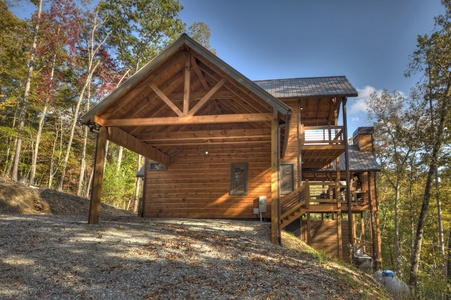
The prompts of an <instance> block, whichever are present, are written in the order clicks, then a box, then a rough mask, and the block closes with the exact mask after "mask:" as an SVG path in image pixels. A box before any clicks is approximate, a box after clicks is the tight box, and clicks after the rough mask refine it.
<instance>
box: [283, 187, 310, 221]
mask: <svg viewBox="0 0 451 300" xmlns="http://www.w3.org/2000/svg"><path fill="white" fill-rule="evenodd" d="M305 203H306V202H305V187H304V185H301V186H300V187H298V188H297V189H296V190H294V191H293V192H291V193H290V194H288V195H286V196H285V197H283V198H282V201H281V206H282V213H281V218H280V224H281V228H282V229H283V228H285V227H287V226H288V225H289V224H290V223H291V222H293V221H294V220H296V219H299V218H300V217H301V216H302V215H303V214H305V213H306V212H307V209H306V207H305Z"/></svg>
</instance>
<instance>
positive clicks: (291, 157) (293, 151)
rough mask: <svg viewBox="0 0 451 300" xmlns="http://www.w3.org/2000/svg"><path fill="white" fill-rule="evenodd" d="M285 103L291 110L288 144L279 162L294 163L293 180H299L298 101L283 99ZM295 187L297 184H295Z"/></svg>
mask: <svg viewBox="0 0 451 300" xmlns="http://www.w3.org/2000/svg"><path fill="white" fill-rule="evenodd" d="M284 103H285V104H287V105H289V106H290V107H291V109H292V110H293V112H292V115H291V125H290V134H289V137H288V145H287V150H286V152H285V156H284V157H283V158H282V160H281V163H294V164H295V168H294V171H295V172H294V173H295V178H294V182H295V183H297V182H299V165H298V157H299V151H298V128H297V124H298V106H297V105H298V104H297V103H298V102H297V101H284ZM296 187H297V186H296Z"/></svg>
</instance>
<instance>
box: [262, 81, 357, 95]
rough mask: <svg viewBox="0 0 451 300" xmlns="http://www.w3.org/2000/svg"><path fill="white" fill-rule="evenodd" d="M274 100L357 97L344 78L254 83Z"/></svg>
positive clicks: (355, 91)
mask: <svg viewBox="0 0 451 300" xmlns="http://www.w3.org/2000/svg"><path fill="white" fill-rule="evenodd" d="M254 82H255V83H256V84H257V85H259V86H260V87H261V88H263V89H264V90H266V91H267V92H268V93H270V94H271V95H273V96H274V97H276V98H279V99H280V98H320V97H357V95H358V94H357V90H356V89H355V88H354V87H353V86H352V84H351V83H350V82H349V81H348V79H347V78H346V76H330V77H309V78H286V79H273V80H257V81H254Z"/></svg>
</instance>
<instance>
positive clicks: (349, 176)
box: [343, 97, 354, 249]
mask: <svg viewBox="0 0 451 300" xmlns="http://www.w3.org/2000/svg"><path fill="white" fill-rule="evenodd" d="M347 101H348V99H347V98H346V97H345V98H344V99H343V127H344V133H343V134H344V140H345V166H346V198H347V200H348V223H349V243H350V244H351V249H353V247H354V236H353V234H352V233H353V230H352V229H353V226H354V224H353V222H352V201H351V189H350V182H351V174H350V172H349V144H348V121H347V116H346V102H347Z"/></svg>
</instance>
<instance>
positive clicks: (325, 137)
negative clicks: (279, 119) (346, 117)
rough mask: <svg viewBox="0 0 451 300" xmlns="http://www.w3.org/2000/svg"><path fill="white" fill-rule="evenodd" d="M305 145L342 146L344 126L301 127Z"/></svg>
mask: <svg viewBox="0 0 451 300" xmlns="http://www.w3.org/2000/svg"><path fill="white" fill-rule="evenodd" d="M301 136H302V144H303V145H340V144H343V143H344V130H343V126H304V125H302V126H301Z"/></svg>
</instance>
